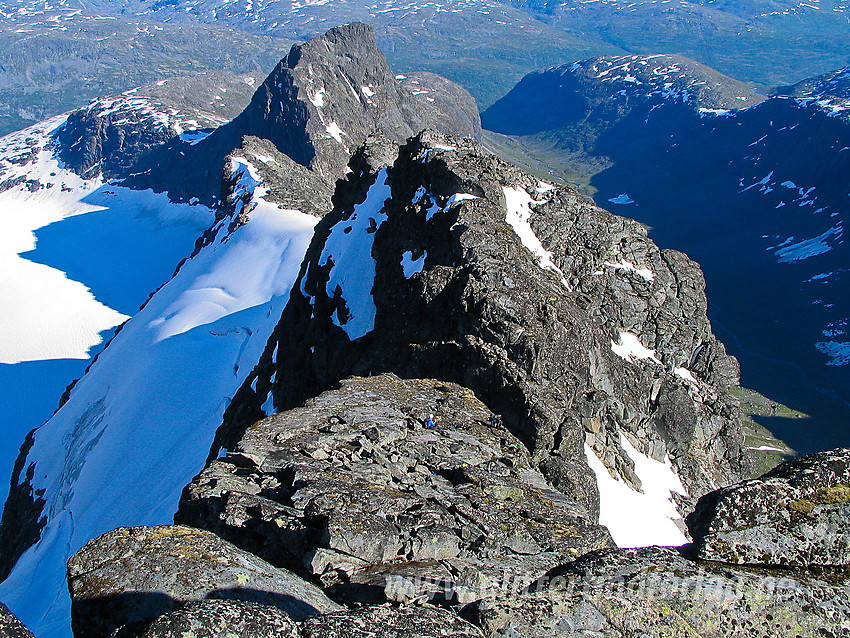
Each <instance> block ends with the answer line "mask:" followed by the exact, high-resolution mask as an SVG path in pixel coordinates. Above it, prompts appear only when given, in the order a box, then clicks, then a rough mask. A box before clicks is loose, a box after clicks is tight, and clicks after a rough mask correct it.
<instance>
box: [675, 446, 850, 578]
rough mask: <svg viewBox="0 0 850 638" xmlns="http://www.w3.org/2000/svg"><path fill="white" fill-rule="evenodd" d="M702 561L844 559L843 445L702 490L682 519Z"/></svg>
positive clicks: (846, 473) (847, 558)
mask: <svg viewBox="0 0 850 638" xmlns="http://www.w3.org/2000/svg"><path fill="white" fill-rule="evenodd" d="M687 522H688V527H689V528H690V531H691V535H692V536H693V539H694V545H695V548H696V554H697V556H698V557H699V558H701V559H703V560H711V561H719V562H723V563H734V564H742V565H765V566H769V567H811V566H833V567H834V566H848V565H850V449H838V450H831V451H828V452H820V453H818V454H812V455H809V456H805V457H802V458H799V459H794V460H792V461H787V462H785V463H782V464H781V465H779V466H777V467H776V468H774V469H773V470H771V471H770V472H768V473H767V474H765V475H764V476H762V477H760V478H758V479H754V480H750V481H744V482H743V483H738V484H736V485H731V486H729V487H725V488H722V489H720V490H718V491H716V492H712V493H710V494H706V495H705V496H704V497H702V498H701V499H700V501H699V503H698V504H697V507H696V510H695V511H694V512H693V514H691V515H690V516H689V517H688V519H687Z"/></svg>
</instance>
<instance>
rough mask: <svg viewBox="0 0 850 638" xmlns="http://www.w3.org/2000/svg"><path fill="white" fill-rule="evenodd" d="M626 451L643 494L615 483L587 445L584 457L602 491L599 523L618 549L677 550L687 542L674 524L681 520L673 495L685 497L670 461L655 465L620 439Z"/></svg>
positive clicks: (617, 481)
mask: <svg viewBox="0 0 850 638" xmlns="http://www.w3.org/2000/svg"><path fill="white" fill-rule="evenodd" d="M620 444H621V445H622V446H623V450H624V451H625V452H626V454H628V455H629V457H630V458H631V459H632V461H633V462H634V464H635V474H637V477H638V478H639V479H640V481H641V486H642V491H641V492H638V491H635V490H633V489H632V488H631V487H629V486H628V485H627V484H626V483H625V482H624V481H621V480H619V479H615V478H614V477H613V476H611V474H610V473H609V472H608V469H607V468H606V467H605V465H604V464H603V463H602V461H601V460H600V459H599V457H597V456H596V454H595V453H594V452H593V450H592V449H591V448H590V446H589V445H587V444H586V443H585V445H584V453H585V455H586V456H587V462H588V464H589V465H590V468H591V469H592V470H593V473H594V474H595V475H596V483H597V485H598V487H599V522H600V523H601V524H602V525H605V527H607V528H608V531H610V532H611V537H612V538H613V539H614V542H615V543H617V546H618V547H647V546H650V545H662V546H678V545H684V544H685V543H687V542H688V539H687V537H685V535H684V533H683V532H682V530H681V529H679V527H678V525H676V523H675V521H677V520H679V519H681V514H679V512H678V511H677V510H676V505H675V504H674V502H673V499H672V493H673V492H677V493H679V494H682V495H686V494H687V492H686V490H685V488H684V487H683V486H682V482H681V480H680V479H679V477H678V475H677V474H676V471H675V470H674V469H673V465H672V464H671V463H670V459H668V458H667V457H666V456H665V458H664V462H663V463H662V462H659V461H656V460H654V459H652V458H650V457H648V456H646V455H645V454H641V453H640V452H638V451H637V450H636V449H635V448H634V446H632V444H631V443H629V441H628V439H627V438H626V437H624V436H622V435H621V436H620Z"/></svg>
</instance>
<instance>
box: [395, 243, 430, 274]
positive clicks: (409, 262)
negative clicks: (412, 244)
mask: <svg viewBox="0 0 850 638" xmlns="http://www.w3.org/2000/svg"><path fill="white" fill-rule="evenodd" d="M427 255H428V253H427V252H426V251H424V250H423V251H422V254H421V255H420V256H419V258H418V259H414V258H413V251H412V250H408V251H406V252H405V253H404V254H403V255H402V256H401V268H402V270H403V271H404V278H405V279H410V278H411V277H413V275H415V274H416V273H419V272H422V269H423V268H424V267H425V258H426V257H427Z"/></svg>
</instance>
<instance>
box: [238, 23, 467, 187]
mask: <svg viewBox="0 0 850 638" xmlns="http://www.w3.org/2000/svg"><path fill="white" fill-rule="evenodd" d="M468 99H469V100H471V98H468ZM438 111H440V109H439V107H438V106H437V105H436V104H435V102H433V101H428V100H427V99H426V98H425V97H421V96H420V95H415V94H413V92H411V91H405V90H404V89H403V88H402V87H401V86H400V85H399V82H398V81H397V80H396V78H395V76H394V74H393V72H392V70H391V69H390V66H389V64H388V63H387V60H386V58H385V57H384V54H383V53H381V51H380V50H379V49H378V46H377V43H376V42H375V34H374V31H373V30H372V28H371V27H370V26H368V25H366V24H362V23H352V24H349V25H346V26H342V27H337V28H334V29H331V30H330V31H328V32H327V33H325V34H324V35H322V36H319V37H316V38H313V39H312V40H310V41H308V42H306V43H304V44H301V45H295V46H293V47H292V49H291V51H290V52H289V54H288V55H287V56H286V57H285V58H284V59H283V60H281V62H280V64H278V66H277V67H276V68H275V70H274V71H273V72H272V73H271V74H270V75H269V77H268V78H267V79H266V81H265V82H264V83H263V84H262V86H261V87H260V88H259V89H258V90H257V93H256V94H255V95H254V98H253V100H252V101H251V105H250V106H249V107H248V109H246V112H245V113H244V114H243V115H241V116H240V117H239V118H237V120H236V121H234V123H233V125H232V128H234V129H237V130H239V131H240V132H241V133H242V134H243V135H244V134H249V135H255V136H257V137H262V138H265V139H268V140H271V141H272V142H273V143H274V144H276V145H277V147H278V148H279V149H280V150H281V151H282V152H283V153H286V154H287V155H289V156H290V157H291V158H292V159H294V160H295V161H297V162H298V163H300V164H303V165H305V166H308V167H309V168H311V169H313V170H315V171H316V172H318V173H319V174H321V175H325V176H328V177H341V176H342V174H343V171H344V168H345V166H346V164H347V163H348V158H349V157H350V156H351V153H352V152H353V151H354V150H355V149H356V148H357V147H358V146H359V145H360V144H361V143H362V142H363V140H364V139H366V137H368V136H369V135H372V134H374V133H381V134H383V135H384V136H386V137H388V138H389V139H393V140H397V141H401V140H403V139H405V138H406V137H408V136H410V135H412V134H413V133H416V132H418V130H419V129H421V128H423V123H424V122H425V121H426V120H430V119H431V117H432V115H433V114H436V113H437V112H438ZM296 127H299V128H300V129H301V130H297V131H296ZM452 129H456V130H454V131H453V132H456V133H459V134H475V131H474V130H473V129H469V128H465V127H464V126H462V125H455V126H451V125H450V126H449V130H452Z"/></svg>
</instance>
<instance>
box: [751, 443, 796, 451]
mask: <svg viewBox="0 0 850 638" xmlns="http://www.w3.org/2000/svg"><path fill="white" fill-rule="evenodd" d="M747 449H748V450H752V451H753V452H787V451H788V450H783V449H782V448H781V447H773V446H771V445H760V446H758V447H748V448H747Z"/></svg>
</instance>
